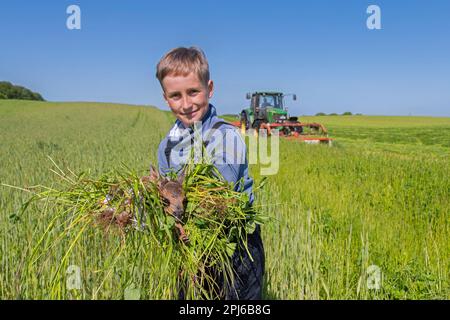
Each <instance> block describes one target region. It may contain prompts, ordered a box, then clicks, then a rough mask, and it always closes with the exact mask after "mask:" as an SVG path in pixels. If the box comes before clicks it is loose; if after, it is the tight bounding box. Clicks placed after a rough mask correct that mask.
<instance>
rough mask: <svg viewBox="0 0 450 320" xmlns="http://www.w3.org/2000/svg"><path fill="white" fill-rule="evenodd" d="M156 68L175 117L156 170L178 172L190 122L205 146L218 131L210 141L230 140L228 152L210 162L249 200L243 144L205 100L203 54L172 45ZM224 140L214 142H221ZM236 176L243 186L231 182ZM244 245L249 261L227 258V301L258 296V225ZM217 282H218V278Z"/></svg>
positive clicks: (243, 256)
mask: <svg viewBox="0 0 450 320" xmlns="http://www.w3.org/2000/svg"><path fill="white" fill-rule="evenodd" d="M156 69H157V70H156V77H157V79H158V80H159V82H160V84H161V87H162V89H163V97H164V100H165V101H166V102H167V104H168V106H169V107H170V109H171V110H172V112H173V114H174V115H175V117H176V118H177V120H176V122H175V124H174V126H173V127H172V129H171V130H170V132H169V133H168V135H167V136H166V137H165V138H164V139H163V140H162V141H161V143H160V145H159V148H158V166H159V171H160V173H161V174H162V175H166V174H167V173H168V172H169V171H171V170H175V172H178V173H179V172H180V171H181V169H182V167H183V165H184V162H183V159H185V158H183V157H182V156H181V158H180V153H183V151H185V150H186V149H190V148H191V147H192V141H193V140H194V130H193V127H194V125H195V126H196V128H200V129H201V131H200V132H201V133H200V136H201V139H202V140H203V143H204V144H205V145H206V146H208V144H209V142H213V141H214V140H213V139H211V141H210V135H208V132H211V131H214V130H218V131H220V133H222V134H220V135H214V138H215V139H219V140H220V139H221V138H220V137H222V139H223V140H225V139H224V138H223V137H226V141H234V142H235V143H234V145H233V147H234V148H233V149H232V150H231V151H230V148H229V147H228V148H226V149H225V148H224V149H222V150H223V152H222V154H219V155H217V154H214V155H211V159H212V163H213V164H214V165H215V166H216V167H217V169H218V170H219V171H220V173H221V174H222V175H223V177H224V178H225V179H226V180H227V181H229V182H230V183H233V184H235V190H236V191H240V192H247V193H248V194H249V199H250V203H253V200H254V199H253V193H252V185H253V180H252V179H251V178H250V177H249V175H248V162H247V159H246V146H245V142H244V140H243V139H242V137H241V136H240V134H239V132H238V131H237V130H235V128H234V127H233V126H231V125H230V124H228V123H226V122H224V121H223V120H221V119H219V118H218V117H217V113H216V109H215V107H214V106H213V105H211V104H210V103H209V99H210V98H211V97H212V95H213V90H214V85H213V81H212V80H211V79H210V77H209V66H208V61H207V60H206V57H205V55H204V53H203V52H202V51H201V50H200V49H198V48H195V47H191V48H183V47H180V48H175V49H173V50H171V51H169V52H168V53H167V54H166V55H164V56H163V57H162V59H161V60H160V61H159V63H158V65H157V68H156ZM186 137H187V139H186ZM197 137H198V136H197ZM217 137H219V138H217ZM226 141H215V142H219V143H222V145H226ZM208 150H210V148H206V151H207V152H209V151H208ZM225 150H226V151H225ZM184 154H185V155H186V154H187V153H186V152H185V153H184ZM242 157H243V158H244V161H237V158H242ZM233 160H234V161H233ZM241 178H243V184H239V183H237V182H238V181H240V179H241ZM247 245H248V249H249V251H250V253H251V256H252V258H253V260H254V261H252V259H251V258H250V257H249V256H248V253H247V252H246V250H239V249H237V250H236V251H235V252H234V254H233V257H232V262H233V269H234V270H235V282H234V284H233V286H232V288H226V289H227V290H225V292H226V294H225V296H224V297H223V298H225V299H227V300H230V299H233V300H236V299H242V300H254V299H258V300H259V299H261V298H262V296H261V294H262V285H263V283H262V282H263V274H264V248H263V244H262V240H261V236H260V228H259V226H258V227H257V229H256V231H255V232H254V233H253V234H250V235H248V243H247ZM238 247H239V246H238ZM218 282H219V284H220V282H221V281H220V279H218Z"/></svg>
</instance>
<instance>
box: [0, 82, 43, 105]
mask: <svg viewBox="0 0 450 320" xmlns="http://www.w3.org/2000/svg"><path fill="white" fill-rule="evenodd" d="M0 99H19V100H37V101H44V98H42V96H41V95H40V94H39V93H37V92H33V91H31V90H29V89H27V88H25V87H22V86H16V85H13V84H12V83H11V82H7V81H0Z"/></svg>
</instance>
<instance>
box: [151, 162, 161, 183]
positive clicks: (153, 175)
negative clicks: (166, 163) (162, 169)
mask: <svg viewBox="0 0 450 320" xmlns="http://www.w3.org/2000/svg"><path fill="white" fill-rule="evenodd" d="M150 179H151V180H152V181H153V182H155V181H158V180H159V172H158V170H156V169H155V167H154V166H153V165H150Z"/></svg>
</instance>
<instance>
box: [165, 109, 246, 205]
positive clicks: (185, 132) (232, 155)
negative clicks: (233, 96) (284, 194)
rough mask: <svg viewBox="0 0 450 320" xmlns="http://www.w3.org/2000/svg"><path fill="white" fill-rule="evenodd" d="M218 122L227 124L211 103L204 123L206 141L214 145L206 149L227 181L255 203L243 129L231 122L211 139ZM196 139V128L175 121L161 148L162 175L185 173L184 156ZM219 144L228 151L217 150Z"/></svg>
mask: <svg viewBox="0 0 450 320" xmlns="http://www.w3.org/2000/svg"><path fill="white" fill-rule="evenodd" d="M217 122H223V120H222V119H220V118H219V117H217V112H216V108H215V107H214V106H213V105H212V104H210V105H209V106H208V111H207V112H206V114H205V115H204V116H203V118H202V120H201V135H202V140H203V141H208V142H210V143H209V144H208V145H207V147H206V152H207V154H208V155H209V156H210V159H211V160H212V163H213V164H214V166H215V167H216V168H217V169H218V171H219V172H220V173H221V174H222V176H223V177H224V179H225V180H227V181H228V182H230V183H232V184H233V185H234V189H235V191H239V192H246V193H247V194H248V195H249V199H250V204H252V203H253V201H254V196H253V192H252V187H253V179H252V178H250V176H249V175H248V161H247V153H246V152H247V150H246V145H245V141H244V139H243V138H242V136H241V135H240V133H239V130H238V129H237V128H235V127H234V126H233V125H231V124H229V123H224V124H221V125H220V126H219V127H218V128H217V131H219V132H220V134H213V135H212V137H213V138H211V136H208V132H210V131H211V129H212V128H213V127H214V125H215V124H216V123H217ZM193 136H194V130H193V128H192V127H189V128H186V127H185V126H184V125H183V123H182V122H181V121H180V120H178V119H177V120H176V121H175V124H174V126H173V127H172V128H171V129H170V131H169V133H168V134H167V135H166V137H165V138H164V139H163V140H162V141H161V143H160V144H159V147H158V169H159V172H160V174H161V175H164V176H165V175H167V174H168V173H169V172H170V171H172V170H173V171H175V172H177V173H179V172H180V171H181V169H182V168H183V165H184V164H185V163H186V159H187V158H185V160H184V161H183V157H182V156H180V155H181V154H183V152H184V151H186V150H187V149H189V150H190V148H191V141H192V140H191V139H192V138H193ZM230 142H231V143H230ZM218 144H219V145H223V146H224V148H223V149H215V150H214V147H215V146H217V145H218ZM228 146H230V147H228ZM213 150H214V151H217V150H222V151H221V153H222V154H217V153H216V152H214V151H213ZM189 154H190V153H189V152H185V153H184V155H185V156H188V155H189ZM178 156H179V157H178ZM180 159H181V160H180ZM168 160H169V161H168ZM168 162H169V163H168ZM241 179H243V181H242V185H241V184H240V182H239V181H240V180H241Z"/></svg>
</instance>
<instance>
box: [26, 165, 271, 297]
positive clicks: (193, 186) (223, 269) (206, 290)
mask: <svg viewBox="0 0 450 320" xmlns="http://www.w3.org/2000/svg"><path fill="white" fill-rule="evenodd" d="M57 168H58V171H55V172H56V173H57V174H58V175H59V176H60V177H61V184H60V185H59V186H58V187H52V188H48V187H42V186H37V187H33V188H32V192H33V193H34V196H33V197H32V198H31V199H30V200H29V201H28V202H27V203H26V204H25V206H24V209H26V208H27V207H28V206H29V205H31V204H34V205H38V206H39V205H41V204H44V206H43V208H44V209H45V210H44V211H45V212H47V214H48V215H51V216H50V218H51V220H50V223H49V224H48V226H47V228H46V229H45V231H44V232H41V233H40V236H39V239H38V240H37V243H35V244H34V245H33V246H32V247H30V252H29V254H27V262H26V266H27V267H26V271H25V272H23V273H22V277H27V279H26V280H28V281H26V282H24V283H28V284H30V283H32V284H33V285H31V287H32V288H27V290H26V292H27V293H29V294H30V293H31V294H32V292H33V287H34V289H35V290H36V291H38V288H40V289H42V286H44V287H46V288H48V298H53V299H55V298H62V299H65V298H93V299H96V298H122V297H123V292H124V291H125V290H126V288H129V287H130V285H132V286H134V287H138V288H139V290H140V291H139V292H140V297H141V298H150V299H176V298H178V297H179V294H180V292H183V295H184V297H186V298H188V299H216V298H221V297H223V296H224V294H225V292H224V290H225V289H224V288H228V287H230V284H231V283H232V282H233V281H234V278H235V275H234V273H233V270H232V267H231V259H230V258H231V256H232V254H233V253H234V251H235V249H236V246H237V245H238V244H239V245H243V246H244V249H245V250H246V247H245V244H246V236H247V234H248V233H251V232H253V231H254V229H255V227H256V224H262V223H264V222H265V221H266V217H265V216H263V215H262V214H261V213H259V212H257V211H255V209H254V208H253V207H252V206H250V205H249V199H248V195H247V194H246V193H240V192H236V191H234V190H233V186H232V185H230V184H229V183H227V182H226V181H225V180H224V179H223V178H222V177H221V175H220V173H219V172H218V170H217V169H216V168H215V167H214V166H213V165H211V164H188V165H186V167H185V168H184V170H183V173H182V174H181V175H180V176H179V177H177V176H176V175H175V174H173V175H171V176H170V177H169V178H166V177H161V176H159V174H158V172H157V171H156V170H155V169H151V170H150V173H149V175H146V176H139V175H138V174H136V172H133V171H132V170H130V169H128V168H126V169H125V168H123V169H121V170H113V171H111V172H108V173H107V174H104V175H102V176H100V177H99V178H97V179H93V178H89V177H88V175H89V174H87V173H81V174H75V173H73V172H72V171H70V170H69V173H65V172H63V171H62V170H61V169H60V168H59V167H57ZM74 264H76V265H81V267H80V269H81V272H82V275H83V277H82V278H83V285H82V286H78V287H77V288H75V289H76V290H75V289H74V288H73V287H74V286H72V287H71V286H70V285H69V284H70V281H72V280H73V279H71V278H70V277H71V274H68V273H67V270H68V268H69V267H70V266H71V265H74ZM218 272H219V273H220V274H221V279H222V280H221V281H222V283H221V284H220V285H219V284H218V283H217V277H216V275H217V273H218ZM30 278H32V279H34V281H29V280H30ZM80 287H81V289H80Z"/></svg>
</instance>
